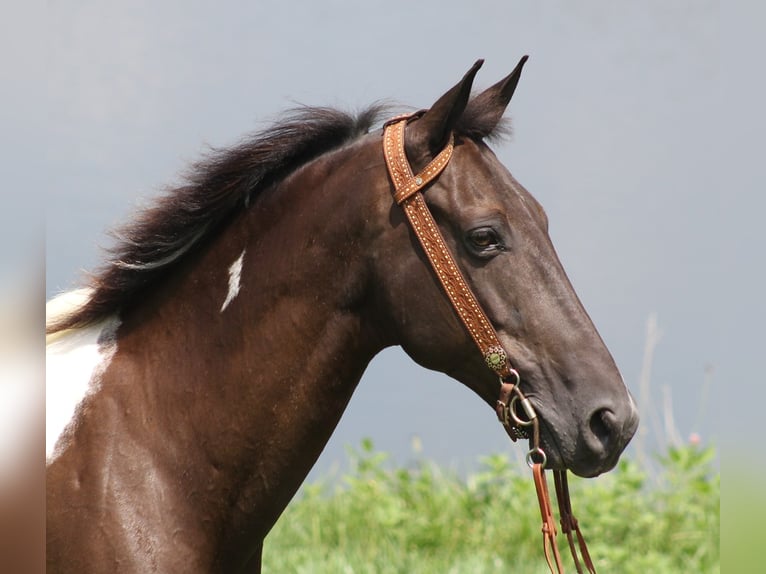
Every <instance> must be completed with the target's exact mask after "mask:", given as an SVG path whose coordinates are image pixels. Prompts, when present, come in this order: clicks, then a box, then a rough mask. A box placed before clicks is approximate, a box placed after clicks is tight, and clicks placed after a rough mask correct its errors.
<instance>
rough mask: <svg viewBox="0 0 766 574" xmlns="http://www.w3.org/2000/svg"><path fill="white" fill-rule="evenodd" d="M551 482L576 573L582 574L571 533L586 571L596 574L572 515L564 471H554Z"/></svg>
mask: <svg viewBox="0 0 766 574" xmlns="http://www.w3.org/2000/svg"><path fill="white" fill-rule="evenodd" d="M553 480H554V483H555V485H556V500H558V504H559V514H560V515H561V531H562V532H563V533H564V534H566V537H567V541H568V542H569V550H570V551H571V553H572V558H573V559H574V563H575V568H577V573H578V574H582V568H581V567H580V560H579V558H578V557H577V548H576V547H575V544H574V539H573V536H572V532H574V533H575V534H576V536H577V545H578V546H579V548H580V554H581V555H582V561H583V563H584V564H585V567H586V568H587V569H588V572H589V574H596V567H595V566H594V565H593V560H591V557H590V552H588V545H587V544H586V543H585V537H584V536H583V534H582V531H581V530H580V525H579V523H578V522H577V518H575V515H574V514H573V513H572V501H571V499H570V497H569V482H568V481H567V473H566V471H565V470H554V471H553Z"/></svg>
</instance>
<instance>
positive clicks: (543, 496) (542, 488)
mask: <svg viewBox="0 0 766 574" xmlns="http://www.w3.org/2000/svg"><path fill="white" fill-rule="evenodd" d="M423 113H424V112H422V111H420V112H415V113H414V114H406V115H401V116H396V117H394V118H392V119H390V120H389V121H388V122H386V124H385V125H384V129H383V153H384V155H385V158H386V166H387V168H388V174H389V177H390V178H391V181H392V183H393V185H394V189H393V195H394V200H395V201H396V203H397V204H398V205H401V206H402V209H403V210H404V213H405V214H406V216H407V220H408V221H409V224H410V227H411V228H412V230H413V232H414V233H415V236H416V237H417V238H418V241H419V242H420V245H421V246H422V248H423V250H424V251H425V253H426V256H427V257H428V260H429V262H430V263H431V267H432V268H433V270H434V273H435V274H436V277H437V278H438V279H439V282H440V283H441V285H442V287H443V288H444V292H445V293H446V294H447V297H448V298H449V300H450V303H451V304H452V307H453V309H454V310H455V312H456V313H457V315H458V317H459V318H460V320H461V322H462V323H463V325H464V326H465V328H466V329H467V331H468V333H469V334H470V335H471V338H472V339H473V341H474V343H475V344H476V346H477V347H478V348H479V352H480V353H481V354H482V356H483V357H484V361H485V362H486V364H487V366H488V367H489V368H490V369H491V370H492V371H494V372H495V374H497V376H498V378H499V380H500V391H499V396H498V399H497V402H496V404H495V410H496V412H497V416H498V419H499V420H500V422H501V423H502V424H503V427H504V428H505V430H506V432H507V433H508V436H509V437H510V438H511V440H513V441H516V440H517V439H519V438H529V439H530V440H531V443H532V448H531V449H530V450H529V452H528V453H527V457H526V458H527V464H528V465H529V466H530V467H531V468H532V474H533V476H534V481H535V489H536V491H537V498H538V502H539V504H540V514H541V517H542V520H543V526H542V532H543V550H544V552H545V558H546V561H547V562H548V568H549V569H550V571H551V573H553V572H554V570H553V564H554V563H555V565H556V569H557V571H558V572H559V574H561V573H563V571H564V568H563V565H562V562H561V555H560V553H559V550H558V546H557V544H556V524H555V520H554V518H553V511H552V509H551V502H550V496H549V494H548V481H547V479H546V477H545V465H546V462H547V459H546V456H545V452H544V451H543V449H542V448H541V446H540V421H539V419H538V417H537V413H536V412H535V409H534V407H533V406H532V403H531V402H530V401H529V399H528V398H527V397H525V396H524V393H523V392H522V391H521V388H520V383H521V377H520V376H519V373H518V371H516V369H514V368H513V367H512V366H511V362H510V359H509V357H508V353H507V352H506V351H505V349H504V348H503V345H502V344H501V343H500V339H499V337H498V335H497V332H496V331H495V328H494V327H493V326H492V323H490V321H489V319H488V318H487V315H486V314H485V313H484V310H483V309H482V307H481V305H480V304H479V302H478V301H477V300H476V296H475V295H474V294H473V291H472V290H471V288H470V286H469V285H468V283H467V282H466V280H465V278H464V277H463V274H462V273H461V272H460V269H459V268H458V266H457V264H456V263H455V260H454V258H453V257H452V254H451V253H450V251H449V249H448V247H447V244H446V243H445V241H444V238H443V236H442V234H441V232H440V231H439V228H438V226H437V225H436V222H435V221H434V218H433V216H432V215H431V212H430V210H429V209H428V206H427V205H426V202H425V199H424V198H423V194H422V193H421V192H422V191H423V190H424V189H425V188H426V187H427V186H428V185H429V184H430V183H431V182H432V181H434V180H435V179H436V178H437V177H438V176H439V174H441V172H442V171H443V170H444V168H445V167H446V166H447V164H448V163H449V161H450V158H451V157H452V151H453V147H454V136H453V135H452V134H450V136H449V141H448V142H447V145H446V146H445V147H444V149H442V150H441V151H440V152H439V153H438V154H437V155H436V157H434V158H433V160H431V162H430V163H429V164H428V165H426V167H425V168H423V170H422V171H420V173H418V174H414V173H413V172H412V168H411V167H410V162H409V160H408V159H407V155H406V153H405V149H404V132H405V128H406V126H407V124H408V123H409V122H410V121H412V120H415V119H417V118H419V117H420V116H421V115H423ZM519 407H520V408H521V412H522V413H523V415H521V416H520V412H519ZM553 474H554V481H555V486H556V498H557V500H558V504H559V513H560V515H561V530H562V532H563V533H564V534H566V536H567V541H568V543H569V548H570V550H571V552H572V557H573V559H574V563H575V567H576V568H577V572H578V573H580V574H582V572H583V571H582V567H581V565H580V559H579V558H578V554H577V548H576V546H575V543H574V536H573V533H574V534H575V535H576V536H577V543H578V544H577V545H578V546H579V549H580V552H581V555H582V561H583V563H584V564H585V567H586V568H587V569H588V572H590V573H591V574H595V572H596V569H595V567H594V566H593V562H592V560H591V558H590V555H589V553H588V548H587V546H586V545H585V539H584V538H583V535H582V533H581V532H580V528H579V526H578V523H577V519H576V518H575V517H574V515H573V514H572V508H571V503H570V497H569V486H568V483H567V477H566V470H554V471H553Z"/></svg>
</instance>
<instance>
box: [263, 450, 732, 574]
mask: <svg viewBox="0 0 766 574" xmlns="http://www.w3.org/2000/svg"><path fill="white" fill-rule="evenodd" d="M713 458H714V451H713V449H712V448H700V447H697V446H694V445H689V446H683V447H680V448H672V449H670V450H669V451H668V452H667V454H666V455H664V456H662V457H661V458H660V460H659V462H660V467H661V469H662V470H661V472H660V473H659V475H658V476H656V477H653V478H650V477H648V476H647V475H646V474H645V473H644V472H642V470H641V469H640V468H638V466H637V465H636V464H635V463H633V462H631V461H629V460H623V461H622V462H621V463H620V464H619V466H618V467H617V468H616V469H615V470H614V471H613V472H612V473H610V474H608V475H606V476H604V477H601V478H599V479H597V480H595V481H593V480H582V479H577V478H576V477H572V478H571V479H570V482H571V487H572V499H573V505H574V510H575V514H576V515H577V516H578V518H579V519H580V524H581V526H582V528H583V531H584V534H585V536H586V538H587V540H588V544H589V547H590V550H591V554H592V556H593V559H594V561H595V563H596V566H597V568H598V569H599V571H601V572H621V573H632V572H637V573H638V572H641V573H645V572H653V573H670V572H684V573H686V572H695V573H705V572H719V571H720V566H719V560H720V558H719V543H718V540H719V533H720V525H719V499H720V496H719V486H720V475H719V473H718V471H717V470H715V469H714V465H713ZM387 460H388V456H387V455H386V454H385V453H381V452H377V451H375V450H374V448H373V445H372V443H371V442H370V441H363V443H362V445H361V448H360V449H351V450H350V463H351V467H352V471H351V472H350V473H349V474H347V475H346V476H344V477H342V482H341V484H338V483H337V482H336V483H335V484H334V486H333V485H331V483H330V481H322V482H318V483H314V484H309V485H306V486H304V487H303V488H302V491H301V492H300V493H299V495H298V496H297V497H296V499H295V500H294V501H293V502H292V503H291V504H290V506H289V507H288V509H287V510H286V511H285V513H284V515H283V516H282V518H281V519H280V520H279V522H278V523H277V525H276V526H275V528H274V530H273V531H272V532H271V533H270V534H269V536H268V538H267V539H266V545H265V549H264V564H263V571H264V572H267V573H268V572H272V573H276V572H280V573H282V572H295V573H308V572H311V573H320V572H327V573H354V574H361V573H375V574H378V573H394V572H396V573H421V572H434V573H435V572H438V573H459V572H466V573H471V574H480V573H483V572H487V573H489V572H492V573H493V574H494V573H496V572H498V571H500V572H541V573H544V572H547V568H546V566H545V561H544V559H543V556H542V539H541V534H540V516H539V514H538V512H539V511H538V508H537V500H536V495H535V491H534V485H533V483H532V479H531V474H530V473H528V472H522V471H521V470H520V469H518V468H516V467H515V466H514V465H513V464H512V463H511V462H510V460H509V459H508V457H506V456H504V455H492V456H488V457H486V458H484V459H483V460H482V464H481V468H480V470H479V472H477V473H475V474H472V475H470V476H468V477H467V478H465V479H462V478H460V477H458V476H457V475H455V474H451V473H447V472H445V471H443V470H441V469H440V468H439V467H438V466H436V465H434V464H431V463H428V462H423V463H421V464H419V465H418V467H417V468H415V469H407V468H390V465H388V464H387ZM551 482H552V481H551ZM551 488H552V484H551ZM554 504H555V503H554ZM559 546H560V548H561V551H562V556H564V557H565V560H571V558H569V557H568V549H567V548H566V541H565V540H563V539H562V540H560V541H559ZM565 564H566V563H565ZM568 570H571V571H574V567H573V566H572V565H571V563H570V564H569V565H568Z"/></svg>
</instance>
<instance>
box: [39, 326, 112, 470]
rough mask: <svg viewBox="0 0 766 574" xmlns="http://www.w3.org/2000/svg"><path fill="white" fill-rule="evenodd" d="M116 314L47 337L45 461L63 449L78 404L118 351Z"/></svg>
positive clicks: (97, 381) (95, 387) (90, 391)
mask: <svg viewBox="0 0 766 574" xmlns="http://www.w3.org/2000/svg"><path fill="white" fill-rule="evenodd" d="M119 325H120V320H119V318H117V317H114V316H113V317H109V318H108V319H105V320H103V321H101V322H99V323H97V324H94V325H90V326H88V327H83V328H80V329H70V330H67V331H63V332H62V333H57V334H55V336H53V337H50V338H49V339H48V341H47V342H46V347H45V370H46V373H45V453H46V458H47V460H48V463H51V462H53V461H54V460H55V459H56V457H57V456H58V455H59V454H60V453H61V452H63V450H64V449H65V448H66V444H67V434H68V433H67V431H68V430H69V429H71V427H72V423H73V422H74V420H75V418H76V416H77V410H78V406H79V405H80V404H82V402H83V400H84V399H85V398H86V397H87V396H88V395H90V394H91V393H93V392H95V391H96V390H97V388H98V385H99V382H100V379H101V375H102V374H103V373H104V371H105V370H106V368H107V366H108V365H109V362H110V361H111V359H112V357H113V356H114V353H115V352H116V351H117V343H116V340H115V333H116V331H117V328H118V327H119Z"/></svg>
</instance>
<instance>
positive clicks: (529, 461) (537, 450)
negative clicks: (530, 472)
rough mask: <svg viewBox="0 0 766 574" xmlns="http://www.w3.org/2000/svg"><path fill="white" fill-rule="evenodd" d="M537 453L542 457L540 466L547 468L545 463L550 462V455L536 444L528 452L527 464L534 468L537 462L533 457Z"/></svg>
mask: <svg viewBox="0 0 766 574" xmlns="http://www.w3.org/2000/svg"><path fill="white" fill-rule="evenodd" d="M536 454H539V455H540V458H542V461H540V466H542V467H543V468H545V465H546V464H547V463H548V457H547V456H545V451H544V450H543V449H541V448H540V447H539V446H536V447H535V448H533V449H531V450H530V451H529V452H528V453H527V466H528V467H529V468H532V466H534V465H535V464H536V463H535V460H534V459H533V458H532V457H533V456H535V455H536Z"/></svg>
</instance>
